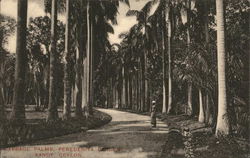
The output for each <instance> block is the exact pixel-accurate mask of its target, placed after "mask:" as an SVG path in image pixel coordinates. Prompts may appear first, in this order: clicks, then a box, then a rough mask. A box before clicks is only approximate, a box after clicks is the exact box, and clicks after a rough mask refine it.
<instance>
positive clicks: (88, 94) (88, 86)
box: [82, 1, 93, 117]
mask: <svg viewBox="0 0 250 158" xmlns="http://www.w3.org/2000/svg"><path fill="white" fill-rule="evenodd" d="M86 13H87V14H86V15H87V16H86V17H87V47H86V52H87V53H86V58H85V60H84V79H83V80H84V83H83V90H84V91H85V93H83V104H82V106H83V111H84V114H85V116H86V117H88V116H89V115H91V113H92V108H91V106H92V101H93V100H92V99H93V98H92V97H93V95H92V53H93V51H92V39H93V37H92V36H93V25H92V23H93V21H92V20H91V7H90V2H89V1H88V2H87V9H86Z"/></svg>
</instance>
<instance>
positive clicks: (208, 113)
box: [204, 0, 213, 125]
mask: <svg viewBox="0 0 250 158" xmlns="http://www.w3.org/2000/svg"><path fill="white" fill-rule="evenodd" d="M208 5H209V0H205V1H204V31H205V42H206V43H205V44H206V50H207V52H208V53H209V54H210V53H211V51H210V44H209V38H210V37H209V26H208V23H209V19H208ZM212 62H213V60H212ZM205 93H206V94H205V95H206V104H205V123H206V124H207V125H212V120H213V118H212V117H213V114H212V113H211V105H210V101H209V99H210V98H209V94H208V93H209V92H208V91H206V92H205Z"/></svg>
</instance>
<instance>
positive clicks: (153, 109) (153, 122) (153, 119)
mask: <svg viewBox="0 0 250 158" xmlns="http://www.w3.org/2000/svg"><path fill="white" fill-rule="evenodd" d="M151 127H156V102H155V101H154V100H153V101H152V107H151Z"/></svg>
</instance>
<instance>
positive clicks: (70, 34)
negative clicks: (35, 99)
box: [11, 0, 129, 122]
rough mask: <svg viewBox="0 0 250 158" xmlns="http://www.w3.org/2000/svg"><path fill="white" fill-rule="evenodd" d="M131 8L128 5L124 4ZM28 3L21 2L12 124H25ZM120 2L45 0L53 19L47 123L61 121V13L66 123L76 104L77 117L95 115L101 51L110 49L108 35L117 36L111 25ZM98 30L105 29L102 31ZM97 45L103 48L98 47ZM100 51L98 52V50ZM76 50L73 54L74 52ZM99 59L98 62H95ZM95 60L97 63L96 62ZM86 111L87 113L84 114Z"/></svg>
mask: <svg viewBox="0 0 250 158" xmlns="http://www.w3.org/2000/svg"><path fill="white" fill-rule="evenodd" d="M122 2H125V3H127V4H129V3H128V1H126V0H123V1H122ZM27 5H28V1H27V0H21V1H18V17H17V39H18V40H17V49H16V64H15V86H14V94H13V103H12V113H11V120H13V121H19V122H25V100H24V98H25V97H24V94H25V80H26V79H25V70H26V64H27V60H28V58H27V51H26V43H27V42H26V41H27V39H26V36H27V34H26V30H27ZM118 6H119V2H118V1H86V0H78V1H74V2H72V1H70V0H66V1H65V2H64V1H58V0H45V8H46V9H45V10H46V11H47V12H48V13H50V18H51V44H50V50H49V67H50V68H49V91H48V92H49V95H48V96H49V102H48V116H47V121H49V122H50V121H55V120H57V119H58V110H57V108H58V106H59V99H60V98H59V97H58V96H57V92H58V72H59V71H60V70H59V69H58V64H59V63H60V62H61V61H59V52H58V51H57V43H58V41H57V36H58V32H57V31H58V29H57V22H58V20H57V18H58V12H59V11H60V12H61V11H63V10H65V12H66V29H65V51H64V59H63V63H64V108H63V119H69V118H70V117H71V104H72V100H75V106H76V110H75V115H76V117H82V116H83V114H84V115H85V116H86V117H88V116H89V115H92V113H93V112H92V105H93V102H94V100H93V94H94V93H93V90H94V88H93V77H94V72H93V71H94V69H96V67H97V64H98V63H97V62H98V58H96V57H98V53H96V52H97V51H100V50H101V51H105V49H108V47H109V46H110V44H109V41H108V32H113V29H112V27H111V26H110V24H109V21H111V22H112V23H116V18H115V17H116V14H117V10H118V9H117V8H118ZM97 26H103V29H98V30H97ZM94 42H97V43H99V44H95V43H94ZM97 48H98V49H99V50H98V49H97ZM72 49H73V51H72ZM74 53H75V54H74ZM95 58H96V59H95ZM94 59H95V60H94ZM73 61H76V64H75V72H76V77H75V82H74V83H75V85H73V82H72V80H71V78H72V74H71V71H72V70H71V68H72V67H71V65H72V62H73ZM82 111H83V112H82Z"/></svg>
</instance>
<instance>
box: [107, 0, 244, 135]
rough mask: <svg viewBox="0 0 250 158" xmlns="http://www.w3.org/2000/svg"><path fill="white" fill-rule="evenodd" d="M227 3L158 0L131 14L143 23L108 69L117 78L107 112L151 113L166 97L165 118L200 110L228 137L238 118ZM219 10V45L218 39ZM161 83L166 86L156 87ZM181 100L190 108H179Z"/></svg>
mask: <svg viewBox="0 0 250 158" xmlns="http://www.w3.org/2000/svg"><path fill="white" fill-rule="evenodd" d="M224 3H225V2H223V1H220V0H217V1H216V2H213V1H209V0H204V1H199V0H196V1H191V0H182V1H170V0H158V1H156V0H152V1H149V2H148V3H146V5H145V6H144V7H143V8H142V9H141V10H129V11H128V13H127V16H136V18H137V21H138V23H137V24H135V25H134V26H133V27H132V28H131V29H130V30H129V32H125V33H122V34H121V35H120V37H121V38H123V41H122V42H121V44H120V45H119V46H117V45H114V47H116V49H114V50H113V52H111V54H112V55H111V57H110V58H112V57H113V58H112V60H111V59H110V60H109V62H107V63H106V64H108V65H106V67H107V69H109V70H108V71H109V72H110V73H111V74H112V75H113V76H109V77H108V79H107V80H106V82H107V84H106V87H105V88H104V89H105V90H104V91H105V92H104V93H103V94H104V96H105V98H106V102H107V103H106V104H105V105H104V106H105V107H109V106H110V107H116V108H127V109H132V110H136V111H149V109H150V102H151V101H150V100H157V99H158V98H159V94H162V100H159V99H158V100H159V103H162V107H161V108H160V109H161V111H162V113H167V114H173V113H178V112H179V111H184V112H185V113H186V114H187V115H189V116H193V115H194V114H195V111H197V109H198V110H199V111H198V115H199V116H198V121H199V122H202V123H206V124H207V125H210V126H211V125H214V124H216V135H217V136H219V135H228V134H229V133H230V131H231V127H230V122H229V121H230V119H229V118H230V117H232V116H230V115H231V113H230V114H229V111H230V110H229V105H230V104H231V103H228V102H227V101H228V100H229V98H228V96H227V94H228V91H227V88H226V87H227V86H226V83H227V82H226V60H227V58H226V52H225V49H226V47H225V40H226V39H225V14H224V13H225V9H224V8H225V5H224ZM229 3H232V2H229ZM238 3H245V2H243V1H242V2H238ZM214 4H216V5H215V6H213V5H214ZM214 7H216V29H217V36H216V37H217V38H216V39H217V40H214V39H213V38H214V30H215V23H214V22H213V21H212V19H213V18H214V16H215V15H213V14H214V13H213V8H214ZM154 8H156V9H154ZM211 40H213V41H217V44H215V45H213V44H212V42H211ZM238 40H239V39H238ZM214 46H215V47H214ZM215 48H216V49H217V50H215ZM216 51H217V57H216V56H215V52H216ZM157 54H158V55H157ZM159 56H161V57H160V58H158V57H159ZM155 62H156V63H155ZM159 62H161V63H162V66H161V67H159V65H160V64H159ZM216 63H217V66H214V65H215V64H216ZM110 64H111V65H110ZM245 66H246V65H245ZM103 67H105V64H104V65H103ZM159 71H161V72H159ZM216 71H217V72H216ZM114 74H116V75H114ZM157 75H158V76H157ZM159 75H161V76H159ZM217 77H218V78H217ZM158 81H162V84H159V83H155V82H158ZM216 82H217V83H216ZM157 84H158V85H157ZM159 85H161V87H159ZM155 86H158V87H157V88H158V89H157V88H155ZM159 89H161V91H162V92H158V91H159ZM216 89H218V91H217V90H216ZM196 91H197V92H196ZM178 93H179V94H181V95H179V94H178ZM183 96H184V97H183ZM194 96H198V97H197V99H196V98H194ZM178 97H182V98H181V99H180V98H178ZM230 97H233V96H230ZM104 100H105V99H104ZM180 100H184V101H183V102H182V103H181V104H184V105H185V106H183V105H178V104H179V103H178V101H180ZM195 100H198V104H199V106H198V107H197V108H195V103H194V101H195ZM216 105H218V106H216ZM180 108H181V109H180ZM196 113H197V112H196Z"/></svg>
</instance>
